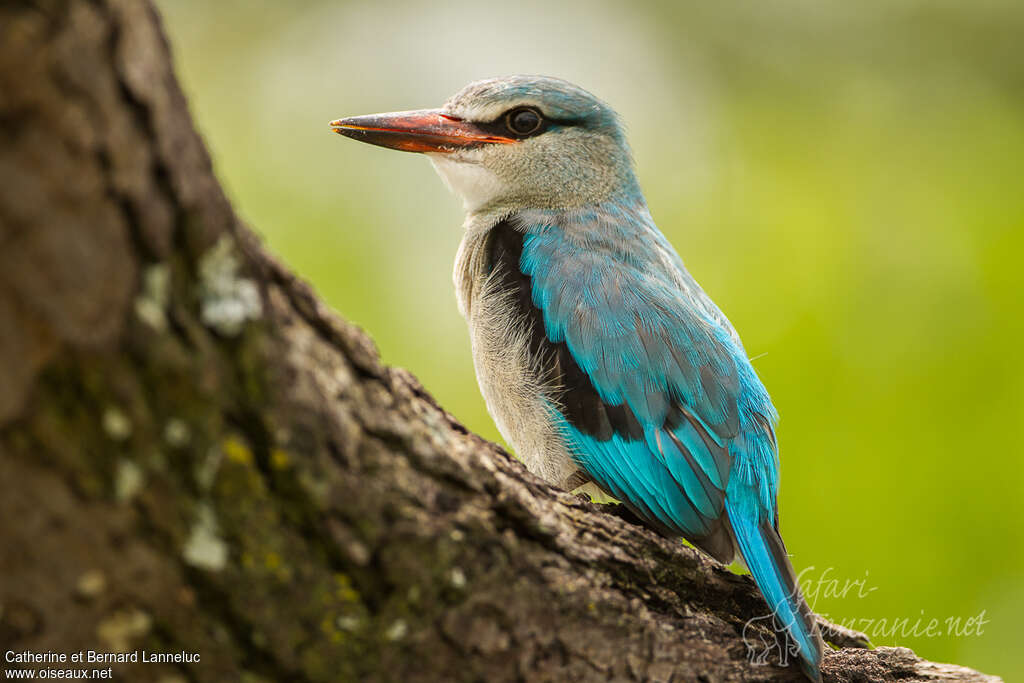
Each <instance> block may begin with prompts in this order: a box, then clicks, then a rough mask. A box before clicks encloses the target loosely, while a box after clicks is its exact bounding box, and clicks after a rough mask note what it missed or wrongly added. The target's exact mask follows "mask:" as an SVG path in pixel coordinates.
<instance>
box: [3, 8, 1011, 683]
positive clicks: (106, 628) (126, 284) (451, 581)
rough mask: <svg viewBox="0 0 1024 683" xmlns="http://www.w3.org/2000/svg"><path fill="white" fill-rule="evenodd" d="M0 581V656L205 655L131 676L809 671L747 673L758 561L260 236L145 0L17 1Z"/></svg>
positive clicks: (922, 668)
mask: <svg viewBox="0 0 1024 683" xmlns="http://www.w3.org/2000/svg"><path fill="white" fill-rule="evenodd" d="M0 579H2V582H0V651H3V650H8V649H12V650H15V651H22V650H33V651H46V650H53V651H58V652H74V651H78V650H89V649H92V650H100V651H131V650H136V649H138V650H142V649H145V650H148V651H164V652H174V651H186V652H198V653H200V655H201V661H200V663H192V664H179V665H173V664H130V663H129V664H123V665H115V666H114V677H115V678H116V679H121V680H139V681H149V680H161V681H165V683H169V682H170V681H180V680H188V681H218V682H219V681H232V680H245V681H339V680H340V681H363V680H403V681H441V680H488V681H504V680H531V681H532V680H552V681H554V680H558V681H568V680H611V679H614V680H623V681H632V680H636V681H641V680H644V681H647V680H651V681H667V680H670V679H671V680H707V681H754V680H757V681H782V680H792V681H799V680H802V679H801V677H800V675H799V673H798V671H797V669H796V668H795V667H786V668H783V667H780V666H775V665H773V664H772V662H777V660H778V653H777V652H773V653H771V654H770V655H769V657H768V659H769V663H768V664H766V665H761V666H754V665H752V664H751V663H750V660H749V658H748V651H747V647H746V645H745V644H744V639H743V637H742V636H743V629H744V625H745V624H746V623H747V622H748V620H750V619H752V618H754V617H757V616H759V615H763V614H765V612H766V607H765V605H764V603H763V601H762V600H761V599H760V598H759V597H758V594H757V593H756V591H755V590H754V588H753V586H752V584H751V582H750V581H749V580H748V579H747V578H746V577H740V576H736V575H733V574H731V573H730V572H728V571H726V570H725V569H724V568H722V567H721V566H719V565H718V564H717V563H715V562H714V561H712V560H710V559H708V558H707V557H705V556H703V555H701V554H700V553H698V552H696V551H694V550H691V549H688V548H686V547H683V546H682V545H681V544H679V543H676V542H671V541H667V540H664V539H662V538H659V537H658V536H656V535H655V534H653V533H651V532H649V531H647V530H645V529H642V528H640V527H638V526H635V525H633V524H631V523H629V521H628V520H626V519H623V518H622V517H620V516H618V515H615V514H608V512H607V511H606V510H604V509H602V508H600V507H599V506H595V505H592V504H590V503H586V502H583V501H581V500H580V499H578V498H577V497H574V496H572V495H570V494H568V493H564V492H561V491H557V490H554V489H552V488H551V487H550V486H548V485H546V484H544V483H542V482H541V481H539V480H537V479H536V478H534V477H532V476H530V475H529V474H528V473H527V472H526V471H525V470H524V469H523V468H522V467H521V466H520V465H519V464H518V463H517V462H516V461H515V460H514V459H513V458H511V457H510V456H509V455H508V454H506V453H505V452H503V451H502V450H501V449H500V448H498V447H497V446H495V445H493V444H490V443H487V442H485V441H483V440H482V439H480V438H478V437H476V436H474V435H473V434H469V433H467V431H466V430H465V429H464V428H463V427H462V426H461V425H459V424H458V423H457V422H456V421H455V420H454V419H453V418H452V417H451V416H450V415H448V414H447V413H445V412H444V410H442V409H441V408H439V407H438V406H437V405H436V404H435V403H434V401H433V400H432V399H431V398H430V396H429V395H427V393H426V392H425V391H424V390H423V389H422V387H420V385H419V384H418V383H417V381H416V380H415V379H414V378H413V377H412V376H410V375H409V374H408V373H407V372H404V371H402V370H399V369H394V368H387V367H384V366H382V365H381V364H380V362H379V360H378V358H377V355H376V352H375V351H374V348H373V345H372V343H371V342H370V341H369V339H368V338H367V337H366V336H365V335H364V334H363V333H362V332H360V331H359V330H357V329H356V328H355V327H353V326H351V325H350V324H348V323H346V322H344V321H343V320H340V319H339V318H338V317H336V316H335V315H334V314H333V313H331V312H330V311H328V310H326V309H325V308H324V306H323V305H322V304H321V303H320V302H319V301H318V300H317V298H316V297H315V295H314V294H313V293H312V292H311V291H310V289H309V288H308V287H307V286H306V285H304V284H303V283H302V282H300V281H298V280H296V279H295V277H294V276H292V275H291V274H289V272H288V271H287V270H286V269H284V268H283V267H281V266H280V265H279V264H277V263H276V262H275V261H274V260H273V259H272V258H271V257H269V256H268V255H267V254H266V253H265V252H264V251H263V250H262V249H261V247H260V246H259V245H258V244H257V243H256V241H255V240H254V239H253V237H252V236H251V234H250V233H249V232H248V231H247V230H246V228H245V227H244V226H242V225H241V224H240V223H239V220H238V218H237V217H236V216H235V215H234V213H233V212H232V210H231V207H230V206H229V205H228V202H227V201H226V199H225V197H224V195H223V193H222V191H221V189H220V187H219V185H218V184H217V181H216V179H215V178H214V176H213V174H212V172H211V167H210V160H209V158H208V156H207V153H206V151H205V149H204V147H203V145H202V142H201V141H200V139H199V137H198V136H197V134H196V133H195V132H194V130H193V127H192V123H191V120H190V118H189V115H188V112H187V107H186V103H185V101H184V98H183V96H182V94H181V91H180V90H179V88H178V85H177V83H176V81H175V79H174V76H173V73H172V71H171V67H170V62H169V59H168V52H167V46H166V43H165V39H164V37H163V34H162V32H161V29H160V25H159V21H158V19H157V17H156V15H155V12H154V10H153V8H152V7H151V6H150V5H149V4H147V3H145V2H138V1H137V0H95V1H92V2H87V1H85V0H80V1H77V2H62V1H58V0H52V1H43V0H37V1H36V2H8V3H5V4H4V5H3V6H2V8H0ZM767 623H768V622H766V621H764V620H762V621H761V622H758V624H759V625H757V626H755V627H754V628H753V630H752V631H748V633H747V636H748V640H749V639H750V638H751V637H758V638H764V639H765V642H772V641H771V639H772V638H773V637H774V636H773V633H772V631H771V630H770V629H769V628H767ZM834 640H839V641H842V640H843V638H841V637H840V636H839V635H836V636H835V637H834ZM824 669H825V678H826V680H828V681H865V680H897V679H899V680H908V681H909V680H914V681H934V680H943V681H949V680H960V681H982V680H994V679H991V678H988V677H985V676H983V675H981V674H978V673H975V672H972V671H969V670H966V669H962V668H959V667H955V666H946V665H938V664H932V663H929V662H924V661H922V660H920V659H918V658H917V657H916V656H915V655H914V654H913V653H912V652H910V651H909V650H906V649H901V648H895V649H893V648H879V649H876V650H867V649H855V648H848V649H843V650H839V651H835V652H830V653H828V655H827V658H826V660H825V665H824Z"/></svg>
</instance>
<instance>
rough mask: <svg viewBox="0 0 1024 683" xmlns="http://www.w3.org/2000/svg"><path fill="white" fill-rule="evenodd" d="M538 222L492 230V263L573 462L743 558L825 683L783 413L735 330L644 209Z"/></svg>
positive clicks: (699, 538) (645, 508)
mask: <svg viewBox="0 0 1024 683" xmlns="http://www.w3.org/2000/svg"><path fill="white" fill-rule="evenodd" d="M536 213H537V212H534V214H535V215H534V216H533V217H532V219H531V217H529V216H524V215H522V214H520V215H519V216H518V217H517V218H516V220H515V221H512V220H506V221H503V222H501V223H499V224H498V225H497V226H495V227H494V228H492V229H491V237H490V243H489V245H490V246H489V253H488V257H487V258H488V265H489V267H490V269H491V273H492V277H496V278H501V279H502V281H501V282H499V283H498V285H499V286H500V287H502V288H503V289H505V290H507V291H509V292H511V293H515V294H517V296H513V297H512V299H511V301H513V302H514V305H517V306H519V308H520V309H521V310H520V313H521V315H522V318H523V322H524V324H525V325H526V326H528V328H529V330H530V333H531V335H532V341H531V355H532V356H533V362H534V363H535V364H536V365H537V366H538V367H539V368H541V369H542V370H543V372H544V374H545V375H546V376H547V380H548V382H550V383H551V384H553V385H554V386H555V389H554V391H553V392H552V396H551V401H552V404H553V407H554V410H553V413H554V415H555V419H556V421H557V426H558V428H559V431H560V433H561V434H562V435H563V438H565V440H566V442H567V445H568V447H569V450H570V451H571V452H572V453H573V455H574V456H575V457H576V458H577V460H578V461H579V464H580V466H581V467H582V468H583V469H584V470H585V471H586V472H587V473H588V474H589V475H590V476H591V477H592V478H593V479H594V480H595V481H596V482H597V483H598V485H599V486H601V487H602V488H604V489H605V490H606V491H608V492H609V493H611V494H612V495H614V496H615V497H617V498H619V499H620V500H622V501H623V502H624V503H626V504H627V505H629V506H630V507H632V508H633V509H634V510H635V511H636V512H637V513H638V514H640V515H641V516H642V517H644V518H645V519H647V520H648V521H649V522H650V523H652V524H653V525H654V526H656V527H658V528H660V529H662V530H663V531H667V532H669V533H671V534H681V535H683V536H684V537H686V538H687V539H688V540H689V541H691V542H692V543H694V544H695V545H697V546H699V547H701V548H702V549H704V550H705V551H707V552H708V553H709V554H711V555H712V556H714V557H716V558H718V559H720V560H722V561H726V562H728V561H731V560H732V559H733V555H734V552H735V549H736V547H737V546H738V549H739V550H740V552H741V553H742V555H743V557H744V559H745V560H746V562H747V565H748V566H749V567H750V569H751V573H752V574H753V575H754V580H755V581H756V582H757V584H758V586H759V587H760V589H761V591H762V593H763V594H764V596H765V598H766V600H767V602H768V604H769V606H770V607H771V609H772V611H773V614H774V615H775V617H776V619H777V620H778V621H779V623H780V624H782V625H783V627H784V628H785V629H786V631H787V633H789V634H790V637H792V638H793V639H794V642H795V643H796V649H797V651H798V652H799V654H800V657H801V660H802V662H803V664H804V667H805V670H806V671H808V673H809V675H810V676H811V677H812V679H814V680H820V673H819V666H820V661H821V656H822V654H821V653H822V647H823V644H822V642H821V638H820V635H818V631H817V627H816V625H815V622H814V618H813V614H812V613H811V611H810V609H809V608H808V606H807V604H806V602H805V601H804V599H803V597H802V596H801V595H800V591H799V588H798V586H797V584H796V575H795V572H794V571H793V567H792V564H791V563H790V561H789V558H788V555H787V554H786V551H785V546H784V544H783V543H782V539H781V537H780V536H779V534H778V515H777V508H776V491H777V487H778V455H777V445H776V442H775V436H774V431H773V423H774V420H775V410H774V408H773V406H772V404H771V401H770V399H769V397H768V394H767V392H766V391H765V389H764V386H763V385H762V384H761V382H760V380H759V379H758V378H757V375H756V374H755V373H754V370H753V368H752V367H751V365H750V362H749V360H748V359H747V356H746V352H745V351H744V350H743V347H742V346H741V344H740V343H739V340H738V338H737V337H736V335H735V334H734V333H733V331H732V328H731V326H729V323H728V322H727V321H726V319H725V317H724V316H723V315H722V314H721V312H720V311H719V310H718V309H717V308H716V307H715V306H714V304H713V303H711V301H710V300H709V299H708V298H707V296H706V295H705V294H704V293H703V292H702V291H701V290H700V288H699V287H698V286H697V284H696V283H695V282H694V281H693V279H692V278H690V276H689V275H688V274H687V273H686V271H685V269H684V268H683V265H682V262H681V261H680V260H679V257H678V256H677V255H676V254H675V252H674V251H673V250H672V247H671V246H670V245H669V244H668V242H667V241H666V240H665V238H664V237H663V236H662V235H661V233H660V232H659V231H658V230H657V228H656V227H655V226H654V225H653V223H652V222H650V220H649V219H650V217H649V215H648V214H647V212H646V210H643V211H641V212H637V211H634V213H633V214H632V215H631V216H622V215H616V210H614V209H612V210H610V211H609V210H603V211H593V210H592V211H582V210H581V211H578V212H576V213H575V215H574V216H572V217H571V218H568V219H567V218H566V216H565V215H564V214H563V215H562V216H561V220H562V221H563V222H562V223H560V224H557V225H553V224H552V223H551V222H550V221H546V220H545V217H544V215H543V213H541V215H539V216H538V215H536ZM567 220H571V221H572V222H571V224H567V223H566V222H565V221H567ZM734 539H735V544H734Z"/></svg>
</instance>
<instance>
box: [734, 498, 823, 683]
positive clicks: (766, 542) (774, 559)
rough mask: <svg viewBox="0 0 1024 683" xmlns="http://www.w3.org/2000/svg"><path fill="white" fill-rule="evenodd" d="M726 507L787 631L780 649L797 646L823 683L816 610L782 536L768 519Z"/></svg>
mask: <svg viewBox="0 0 1024 683" xmlns="http://www.w3.org/2000/svg"><path fill="white" fill-rule="evenodd" d="M727 509H728V512H729V521H730V522H731V523H732V528H733V533H734V534H735V536H736V542H737V544H738V545H739V549H740V553H741V554H742V555H743V559H744V560H745V561H746V563H747V567H748V568H749V569H750V573H751V574H753V576H754V582H755V583H756V584H757V587H758V588H760V589H761V594H762V595H763V596H764V599H765V600H766V601H767V602H768V607H769V608H771V610H772V616H773V617H774V618H775V622H776V624H777V626H778V628H779V629H781V630H784V631H785V633H786V635H787V639H786V640H787V642H785V643H779V646H780V649H782V650H783V651H785V650H786V649H789V648H790V647H791V646H790V644H792V648H793V649H789V652H793V651H794V649H795V653H796V654H798V655H799V656H800V663H801V665H802V666H803V669H804V672H805V673H806V674H807V676H808V677H809V678H810V679H811V680H812V681H817V682H818V683H820V681H821V658H822V651H823V650H824V648H825V644H824V642H823V641H822V639H821V634H820V633H819V632H818V626H817V624H816V623H815V619H814V614H813V613H812V612H811V608H810V607H808V606H807V601H805V600H804V596H803V594H802V593H801V592H800V587H799V586H798V585H797V582H796V573H795V572H794V571H793V565H792V563H791V562H790V561H789V555H787V554H786V546H785V545H784V544H783V543H782V537H781V536H779V533H778V531H776V529H775V527H774V526H772V524H771V523H770V522H768V521H767V520H766V519H763V518H762V519H761V520H759V521H755V520H752V519H751V518H750V517H751V516H750V515H745V514H741V512H740V510H739V509H736V508H734V507H733V506H729V505H727Z"/></svg>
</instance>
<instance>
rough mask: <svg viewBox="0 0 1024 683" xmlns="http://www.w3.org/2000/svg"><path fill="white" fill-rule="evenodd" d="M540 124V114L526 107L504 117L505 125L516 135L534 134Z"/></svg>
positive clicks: (514, 110)
mask: <svg viewBox="0 0 1024 683" xmlns="http://www.w3.org/2000/svg"><path fill="white" fill-rule="evenodd" d="M541 123H542V119H541V117H540V112H538V111H537V110H536V109H530V108H528V107H521V108H519V109H513V110H512V111H510V112H509V113H508V114H506V115H505V125H506V126H507V127H508V129H509V130H510V131H512V132H513V133H515V134H516V135H529V134H530V133H536V132H537V130H538V129H539V128H540V124H541Z"/></svg>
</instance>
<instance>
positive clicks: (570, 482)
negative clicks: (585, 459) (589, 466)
mask: <svg viewBox="0 0 1024 683" xmlns="http://www.w3.org/2000/svg"><path fill="white" fill-rule="evenodd" d="M591 481H592V480H591V478H590V475H589V474H587V473H586V472H584V471H583V470H575V471H574V472H573V473H572V474H570V475H569V476H568V477H566V478H565V479H563V480H562V483H561V484H559V486H561V487H562V488H563V489H565V490H566V491H570V492H573V491H575V490H576V489H578V488H579V487H581V486H584V485H585V484H588V483H590V482H591Z"/></svg>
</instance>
